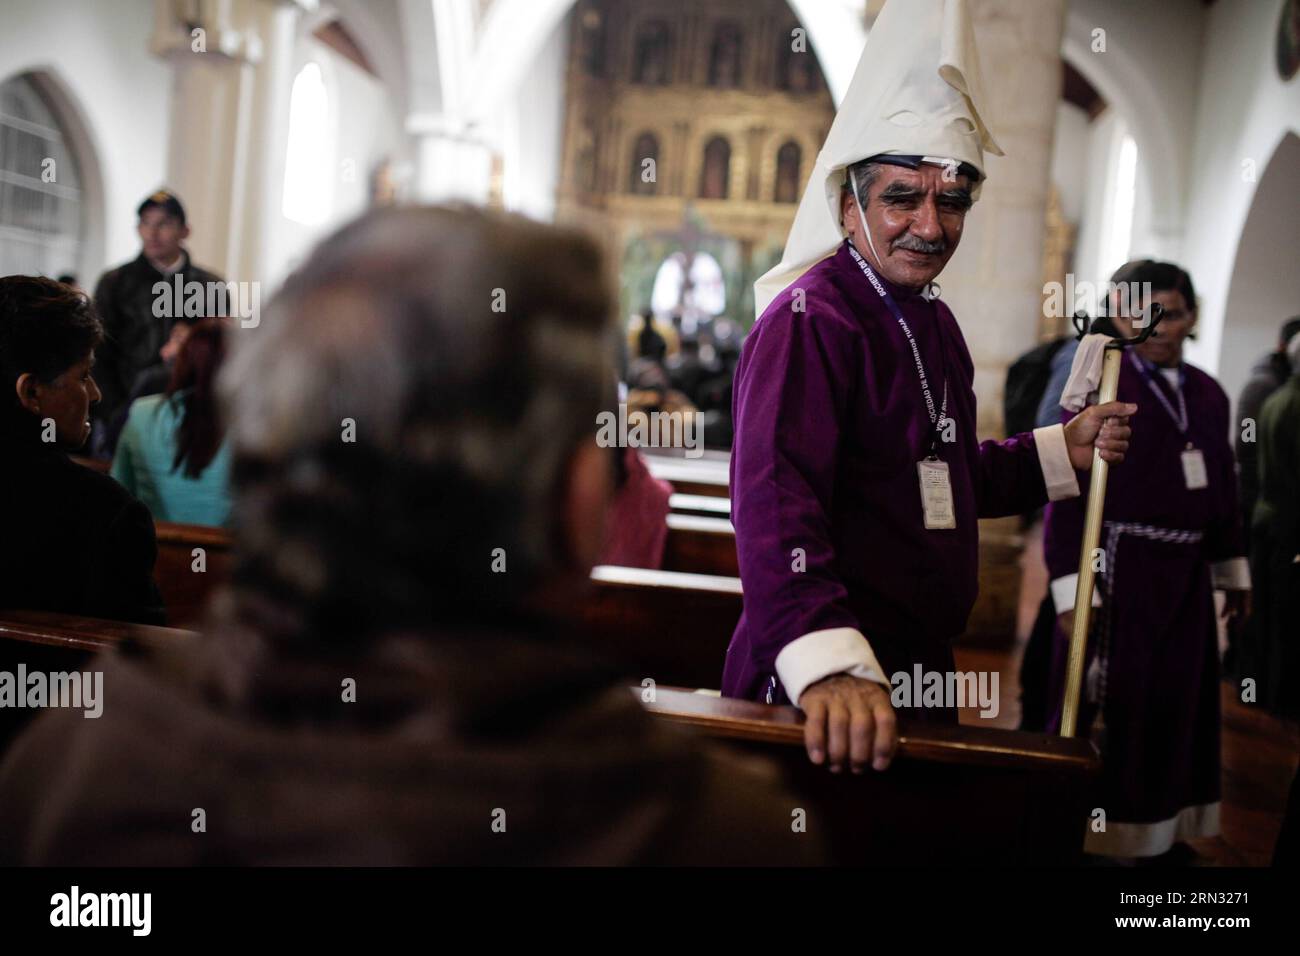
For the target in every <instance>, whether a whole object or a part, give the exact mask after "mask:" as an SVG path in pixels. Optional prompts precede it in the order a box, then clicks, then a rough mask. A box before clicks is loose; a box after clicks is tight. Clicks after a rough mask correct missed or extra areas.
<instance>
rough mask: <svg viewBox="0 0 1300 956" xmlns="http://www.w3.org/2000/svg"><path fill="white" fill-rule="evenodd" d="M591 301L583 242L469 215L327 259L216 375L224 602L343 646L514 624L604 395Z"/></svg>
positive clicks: (387, 215)
mask: <svg viewBox="0 0 1300 956" xmlns="http://www.w3.org/2000/svg"><path fill="white" fill-rule="evenodd" d="M608 290H609V285H608V283H607V281H606V276H605V273H604V265H603V263H602V261H601V256H600V254H599V251H598V249H597V248H596V247H595V245H594V244H593V243H592V242H591V241H590V240H588V239H586V238H584V237H582V236H580V235H578V234H577V233H573V232H569V231H565V230H560V229H554V228H550V227H547V226H542V225H539V224H537V223H533V222H531V221H528V220H526V219H523V218H520V217H512V216H505V215H497V214H491V213H487V212H483V211H480V210H474V209H471V208H469V207H463V208H462V207H422V208H415V207H408V208H403V209H387V210H383V211H379V212H374V213H371V214H369V215H366V216H364V217H363V218H361V219H359V220H357V221H356V222H354V223H352V224H351V225H348V226H346V227H345V228H343V229H342V230H341V231H340V232H338V233H336V234H334V235H333V236H332V237H330V238H329V239H327V240H326V241H325V242H324V243H323V244H322V245H321V246H320V247H318V248H317V249H316V250H315V251H314V252H313V254H312V256H311V258H310V259H309V260H308V261H307V262H306V264H304V265H303V266H302V268H301V269H300V270H299V271H298V272H296V273H295V274H294V275H293V276H291V277H290V278H289V280H288V281H287V282H286V284H285V286H284V288H283V289H282V290H281V292H280V293H279V294H278V295H277V296H276V298H275V300H274V301H273V302H272V303H271V305H270V306H269V307H268V309H267V311H266V313H265V315H264V316H263V319H262V322H261V324H260V325H259V326H258V327H257V328H254V329H247V330H239V332H238V334H237V335H236V336H235V339H236V342H235V348H234V350H233V355H232V357H231V359H230V361H229V362H228V363H227V365H226V368H225V370H224V372H223V374H222V377H221V383H220V384H221V389H222V395H223V398H224V401H225V403H226V405H227V408H228V412H229V435H230V438H231V440H232V444H233V454H234V458H233V468H232V484H233V488H234V491H235V495H236V501H237V504H236V536H237V540H238V541H239V549H238V553H239V556H240V557H239V560H240V565H239V568H238V569H237V571H236V577H235V580H236V596H237V599H238V595H239V591H240V588H241V587H242V588H243V590H244V591H245V592H246V593H249V594H253V595H254V596H255V598H256V599H257V600H255V601H254V602H253V603H261V604H263V605H265V604H267V603H268V602H270V603H271V604H273V605H275V606H276V608H277V613H276V614H275V615H273V616H275V617H276V618H277V619H283V618H285V616H286V614H288V616H289V617H291V618H292V619H293V620H294V621H295V624H294V625H293V627H292V628H290V630H293V631H297V632H301V633H303V634H307V633H312V632H313V631H315V632H316V634H317V635H319V634H320V632H321V631H322V630H323V631H328V632H330V633H333V634H337V635H339V636H340V638H341V639H347V632H348V629H352V634H353V635H355V634H356V633H357V632H358V631H362V632H363V633H364V632H367V631H369V632H373V631H374V630H377V629H383V628H385V627H388V628H391V627H402V626H411V625H419V624H427V623H429V622H430V621H433V620H445V619H446V618H447V616H448V614H452V615H453V616H454V614H456V613H459V612H463V613H466V614H474V613H477V614H479V615H482V614H483V613H484V608H488V609H491V610H492V611H498V612H499V611H502V610H509V609H510V608H512V607H514V606H515V605H517V604H518V603H519V602H520V601H521V600H522V599H523V598H524V596H525V595H526V594H527V593H528V592H529V591H530V590H531V589H532V588H534V587H535V586H536V585H537V584H538V583H539V582H540V581H541V580H543V579H544V578H545V577H546V576H547V575H548V574H549V573H551V572H552V571H554V570H555V569H556V567H558V566H559V562H560V560H561V559H560V557H559V556H558V555H557V550H558V547H557V542H558V541H559V534H558V531H557V521H558V517H557V510H558V509H556V507H555V499H556V495H557V490H558V488H559V487H560V486H561V483H562V482H563V480H564V473H565V471H566V469H567V465H568V462H569V461H570V459H571V457H572V455H573V453H574V451H575V449H576V448H577V446H578V444H579V443H580V442H581V441H583V440H584V439H586V438H590V437H591V436H592V435H593V434H594V430H595V420H596V416H597V414H598V413H599V412H600V411H601V410H602V409H603V408H605V407H607V406H608V405H609V403H610V401H611V398H610V396H611V395H612V394H613V391H614V382H613V367H614V366H613V347H612V346H613V332H612V325H611V323H610V319H611V317H612V313H613V310H612V304H611V298H610V294H609V291H608ZM349 428H350V429H351V434H350V435H349ZM497 548H500V549H502V551H501V554H502V556H503V558H504V560H505V561H508V565H507V567H508V573H493V571H492V569H491V564H492V560H493V554H494V553H495V549H497ZM497 570H499V569H497Z"/></svg>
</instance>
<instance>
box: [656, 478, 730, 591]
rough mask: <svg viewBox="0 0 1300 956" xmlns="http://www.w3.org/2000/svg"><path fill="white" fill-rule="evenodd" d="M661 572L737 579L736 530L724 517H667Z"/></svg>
mask: <svg viewBox="0 0 1300 956" xmlns="http://www.w3.org/2000/svg"><path fill="white" fill-rule="evenodd" d="M710 500H714V501H723V500H725V499H722V498H715V499H710ZM663 569H664V570H665V571H685V572H688V573H692V574H720V575H723V576H725V577H733V578H734V577H737V576H738V575H739V574H740V562H739V560H738V559H737V557H736V529H735V528H733V527H732V526H731V522H730V521H729V520H728V519H727V518H726V517H718V516H717V515H712V516H705V515H698V514H669V515H668V541H667V544H666V545H665V546H664V563H663Z"/></svg>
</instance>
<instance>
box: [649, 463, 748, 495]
mask: <svg viewBox="0 0 1300 956" xmlns="http://www.w3.org/2000/svg"><path fill="white" fill-rule="evenodd" d="M645 463H646V467H647V468H648V469H649V470H650V474H651V475H653V476H654V477H655V478H661V479H663V480H664V481H666V482H668V483H669V484H671V485H672V486H673V491H676V492H681V493H683V494H688V495H705V496H708V497H713V498H726V497H727V495H728V493H729V492H728V483H729V481H730V478H729V476H728V464H727V461H726V459H717V458H677V457H670V456H667V455H655V454H650V453H648V452H647V453H646V454H645Z"/></svg>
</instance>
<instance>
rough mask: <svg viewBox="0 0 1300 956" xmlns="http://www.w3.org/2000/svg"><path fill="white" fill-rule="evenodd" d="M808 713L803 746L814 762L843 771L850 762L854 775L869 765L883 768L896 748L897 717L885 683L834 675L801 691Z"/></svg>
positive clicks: (801, 702) (805, 712) (833, 770)
mask: <svg viewBox="0 0 1300 956" xmlns="http://www.w3.org/2000/svg"><path fill="white" fill-rule="evenodd" d="M799 707H800V708H801V709H802V710H803V712H804V718H805V720H804V732H803V739H804V746H805V747H806V748H807V750H808V759H809V760H811V761H812V762H813V763H815V764H819V765H820V764H822V763H829V765H830V770H831V773H839V772H840V771H841V770H843V769H844V765H845V763H848V764H849V766H850V767H851V768H852V770H853V772H854V773H862V772H863V771H864V770H866V769H867V765H868V764H870V765H871V766H873V767H875V768H876V769H877V770H884V769H885V768H886V767H888V766H889V762H890V761H891V760H893V759H894V751H895V750H896V749H897V748H898V720H897V718H896V717H895V716H894V708H893V706H892V705H891V704H890V703H889V691H888V689H887V688H886V687H885V686H884V685H883V684H878V683H876V682H875V681H870V680H863V679H862V678H860V677H850V676H849V675H847V674H836V675H833V676H831V677H827V678H824V679H822V680H819V681H818V682H817V683H815V684H812V685H810V686H809V687H808V689H807V690H805V691H804V692H803V693H802V694H800V695H799Z"/></svg>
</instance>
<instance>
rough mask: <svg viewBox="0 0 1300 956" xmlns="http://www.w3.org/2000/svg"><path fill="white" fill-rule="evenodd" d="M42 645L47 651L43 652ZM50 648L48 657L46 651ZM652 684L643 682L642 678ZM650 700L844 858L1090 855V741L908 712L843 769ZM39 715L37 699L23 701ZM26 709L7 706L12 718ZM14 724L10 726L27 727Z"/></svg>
mask: <svg viewBox="0 0 1300 956" xmlns="http://www.w3.org/2000/svg"><path fill="white" fill-rule="evenodd" d="M197 639H198V635H197V634H195V633H194V632H191V631H183V630H175V629H171V628H160V627H147V626H142V625H131V624H122V623H119V622H114V621H100V620H94V619H90V618H81V617H73V616H70V615H60V614H52V613H47V612H31V611H26V612H15V611H5V612H0V652H4V657H6V658H8V657H10V656H14V657H16V658H17V659H20V660H23V661H25V662H26V663H27V666H28V667H29V669H30V668H40V669H47V668H48V669H49V670H69V669H74V668H80V667H83V666H84V664H85V661H86V658H87V656H88V655H90V654H93V653H95V652H97V651H100V650H104V649H106V648H111V647H113V646H115V645H118V644H120V643H122V642H124V641H126V640H133V641H138V642H142V643H146V644H149V643H163V642H170V643H173V644H174V643H177V642H182V643H189V642H193V641H195V640H197ZM32 652H35V654H36V655H37V659H36V660H34V659H33V656H32ZM41 655H43V656H41ZM633 691H634V692H635V693H637V694H639V695H644V694H645V689H644V688H642V687H634V688H633ZM646 706H647V708H648V709H649V710H650V711H651V713H652V714H654V715H655V716H656V717H657V718H658V719H660V720H663V721H665V722H667V723H670V724H672V725H674V726H677V727H681V728H685V729H687V730H689V731H691V732H693V733H696V734H700V735H703V736H704V737H706V738H709V739H711V740H712V741H713V742H714V743H715V744H716V745H718V746H725V747H729V748H734V749H738V750H740V751H742V752H746V753H750V754H753V755H757V756H761V757H763V758H766V759H769V760H773V761H775V762H776V763H777V765H778V766H779V767H780V769H781V771H782V773H783V775H784V777H785V781H786V785H787V787H788V789H789V790H790V792H791V793H792V795H793V796H794V797H795V799H796V800H797V801H798V806H797V807H792V808H791V811H792V823H793V822H794V817H793V813H794V811H795V810H796V809H800V810H803V811H804V813H805V821H806V826H807V828H808V830H809V832H810V833H816V834H817V835H819V836H820V837H821V838H822V841H823V843H824V844H825V845H826V846H827V848H828V849H829V850H830V851H831V852H832V854H833V859H834V861H835V862H838V863H845V864H857V865H864V864H866V865H889V866H898V865H906V866H926V865H935V864H952V863H959V864H973V865H984V866H988V865H1008V864H1011V865H1024V864H1035V865H1037V864H1045V865H1060V864H1069V863H1075V862H1078V861H1079V858H1080V853H1081V850H1082V843H1083V834H1084V827H1085V826H1086V823H1087V815H1088V812H1089V808H1090V807H1091V805H1092V802H1093V800H1092V798H1093V793H1094V789H1095V783H1096V777H1097V771H1098V767H1099V761H1098V758H1097V754H1096V751H1095V750H1094V749H1093V748H1092V746H1091V744H1090V743H1088V742H1087V741H1086V740H1078V739H1068V740H1067V739H1062V738H1058V737H1048V736H1045V735H1037V734H1026V733H1020V732H1017V731H1008V730H995V729H990V728H981V727H964V726H956V725H953V726H949V725H937V724H931V723H924V722H910V721H909V720H907V719H906V718H904V719H902V720H900V733H901V737H900V745H899V754H898V757H897V759H896V760H895V763H894V765H893V766H892V767H891V768H890V769H889V770H888V771H886V772H885V773H883V774H878V773H874V772H871V773H867V774H864V775H861V776H857V775H851V774H842V775H832V774H830V773H828V772H827V771H826V770H824V769H822V768H818V767H814V766H812V765H811V764H810V763H809V762H808V760H807V757H806V756H805V754H804V750H803V729H802V720H803V718H802V715H801V714H800V712H799V711H798V710H796V709H795V708H792V707H769V706H765V705H762V704H756V703H751V702H748V701H739V700H728V699H724V698H719V697H714V696H707V695H704V694H697V693H691V692H689V691H685V690H682V689H679V688H673V687H667V686H663V685H662V684H661V685H659V686H657V687H656V688H655V689H654V699H653V700H652V701H648V702H646ZM15 714H17V716H18V717H21V718H30V716H32V715H31V713H30V712H26V711H24V712H22V713H21V714H19V713H17V712H15ZM15 714H10V715H5V716H6V718H13V717H14V716H15ZM13 723H14V726H13V727H10V726H8V725H7V724H6V725H5V726H2V727H0V731H4V732H5V733H6V735H7V733H8V732H11V731H12V730H15V729H16V727H17V722H13Z"/></svg>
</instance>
